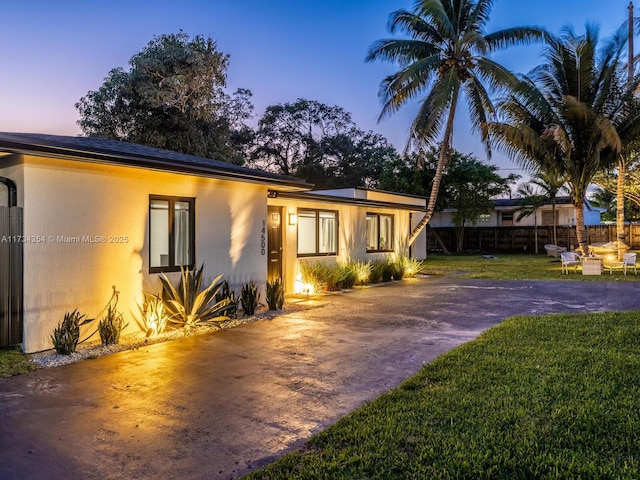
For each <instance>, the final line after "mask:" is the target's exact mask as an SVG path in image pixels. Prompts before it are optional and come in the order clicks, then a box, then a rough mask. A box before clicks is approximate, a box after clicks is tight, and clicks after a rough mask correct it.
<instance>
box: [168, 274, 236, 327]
mask: <svg viewBox="0 0 640 480" xmlns="http://www.w3.org/2000/svg"><path fill="white" fill-rule="evenodd" d="M203 270H204V265H203V266H201V267H200V269H198V268H196V269H195V270H189V269H188V268H187V269H185V268H181V269H180V274H181V275H180V284H179V285H178V288H175V287H174V286H173V284H172V283H171V281H170V280H169V279H168V278H167V277H166V275H164V274H160V281H161V282H162V287H163V304H164V309H165V312H166V313H167V320H168V321H169V322H171V323H174V324H176V325H179V326H181V327H182V328H183V329H184V330H185V332H188V331H189V330H190V329H191V327H194V326H196V325H199V324H209V325H214V326H219V325H218V324H219V323H220V322H223V321H225V320H229V317H228V316H227V315H226V313H227V311H228V309H229V304H230V300H229V299H225V300H221V301H219V302H216V301H215V298H216V294H217V293H218V291H219V290H220V287H221V285H222V284H221V282H220V279H221V278H222V275H218V276H217V277H216V278H214V279H213V281H212V282H211V284H210V285H209V286H208V287H206V288H205V289H202V272H203Z"/></svg>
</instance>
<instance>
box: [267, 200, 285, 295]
mask: <svg viewBox="0 0 640 480" xmlns="http://www.w3.org/2000/svg"><path fill="white" fill-rule="evenodd" d="M267 217H268V218H267V230H268V233H267V250H268V252H269V255H268V257H267V261H268V262H269V264H268V266H267V280H269V281H270V282H273V281H274V280H276V279H277V278H282V207H269V209H268V212H267Z"/></svg>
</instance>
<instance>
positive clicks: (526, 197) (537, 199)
mask: <svg viewBox="0 0 640 480" xmlns="http://www.w3.org/2000/svg"><path fill="white" fill-rule="evenodd" d="M531 183H533V182H531ZM531 183H521V184H520V185H519V186H518V189H517V190H516V193H517V194H518V195H519V196H520V197H521V198H522V206H521V207H520V208H519V209H518V215H517V216H516V221H518V222H519V221H520V220H522V219H523V218H525V217H528V216H529V215H533V232H534V236H535V241H534V251H535V253H536V254H537V253H538V210H539V209H540V207H542V206H543V205H544V204H545V203H547V200H548V198H547V197H546V196H544V195H541V194H540V193H538V192H537V191H536V190H535V189H534V187H533V185H532V184H531Z"/></svg>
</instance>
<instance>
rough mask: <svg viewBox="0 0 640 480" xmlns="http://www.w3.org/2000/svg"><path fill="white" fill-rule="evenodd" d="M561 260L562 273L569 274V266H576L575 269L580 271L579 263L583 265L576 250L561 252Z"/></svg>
mask: <svg viewBox="0 0 640 480" xmlns="http://www.w3.org/2000/svg"><path fill="white" fill-rule="evenodd" d="M560 260H561V261H562V273H566V274H567V275H569V267H570V266H572V265H573V266H574V268H575V271H576V272H577V271H578V265H581V263H582V262H581V261H580V256H579V255H578V254H577V253H576V252H562V253H561V254H560Z"/></svg>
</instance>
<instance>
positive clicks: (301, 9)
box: [0, 0, 640, 175]
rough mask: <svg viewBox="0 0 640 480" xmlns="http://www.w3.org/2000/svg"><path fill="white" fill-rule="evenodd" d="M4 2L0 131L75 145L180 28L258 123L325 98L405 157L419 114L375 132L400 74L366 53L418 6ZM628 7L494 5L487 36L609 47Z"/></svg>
mask: <svg viewBox="0 0 640 480" xmlns="http://www.w3.org/2000/svg"><path fill="white" fill-rule="evenodd" d="M0 1H1V3H0V5H1V10H0V11H1V12H2V27H1V28H0V65H2V74H0V131H5V132H34V133H53V134H61V135H78V134H79V133H80V130H79V128H78V126H77V125H76V122H77V120H78V114H77V111H76V109H75V107H74V104H75V103H76V102H77V101H78V100H79V99H80V98H81V97H82V96H84V95H86V94H87V92H88V91H90V90H96V89H98V88H99V87H100V85H101V84H102V82H103V80H104V77H105V76H106V75H107V73H108V72H109V70H110V69H112V68H115V67H118V66H122V67H125V68H127V67H128V60H129V59H130V58H131V56H132V55H133V54H134V53H136V52H138V51H140V50H141V49H142V48H144V47H145V45H146V44H147V43H148V42H149V41H150V40H151V39H152V38H153V37H154V35H160V34H163V33H176V32H178V31H179V30H183V31H184V32H186V33H188V34H189V35H191V36H195V35H197V34H201V35H203V36H205V37H209V36H210V37H211V38H213V39H214V40H215V41H216V42H217V43H218V47H219V49H220V50H221V51H222V52H224V53H227V54H229V55H230V56H231V58H230V67H229V70H228V92H229V93H232V92H233V91H235V89H236V88H239V87H242V88H248V89H250V90H251V91H252V92H253V103H254V105H255V118H254V119H253V123H256V122H257V120H258V118H260V117H261V116H262V114H263V113H264V110H265V108H266V107H267V106H269V105H274V104H278V103H286V102H293V101H295V100H296V99H297V98H306V99H310V100H318V101H320V102H323V103H326V104H329V105H338V106H340V107H342V108H344V109H345V110H346V111H348V112H350V113H351V114H352V117H353V120H354V121H355V122H356V124H357V125H358V126H359V127H360V128H361V129H363V130H373V131H375V132H378V133H381V134H383V135H384V136H386V137H387V138H388V139H389V140H390V141H391V142H392V143H393V144H394V145H395V146H396V147H397V148H398V149H402V148H403V147H404V145H405V143H406V140H407V131H408V127H409V124H410V122H411V120H412V118H413V115H414V113H415V111H416V110H415V107H412V106H409V107H407V108H405V109H403V110H401V111H400V112H398V113H397V114H395V115H393V116H392V117H390V118H387V119H384V120H383V121H382V122H380V123H378V122H377V118H378V115H379V113H380V101H379V99H378V96H377V92H378V86H379V84H380V81H381V80H382V79H383V77H384V76H385V75H387V74H389V73H392V72H394V71H395V67H394V66H393V65H390V64H384V63H365V62H364V57H365V55H366V53H367V50H368V48H369V46H370V45H371V43H372V42H374V41H375V40H378V39H381V38H386V37H389V36H390V35H389V34H388V32H387V30H386V24H387V20H388V17H389V14H390V13H391V12H392V11H394V10H397V9H400V8H411V7H412V6H413V1H410V0H352V1H348V0H342V1H340V0H297V1H294V0H288V1H287V0H247V1H244V2H236V1H230V0H229V1H222V0H209V1H206V0H200V1H196V0H181V1H175V2H174V1H162V0H155V1H151V0H145V1H137V0H126V1H124V0H110V1H94V0H84V1H70V0H69V1H65V0H0ZM636 3H637V4H636V5H635V6H636V15H640V3H638V2H636ZM628 4H629V2H628V0H608V1H602V0H555V1H551V0H519V1H514V0H497V1H496V2H495V3H494V7H493V10H492V21H491V23H490V24H489V28H488V30H489V31H495V30H498V29H501V28H505V27H510V26H520V25H537V26H543V27H546V28H547V29H549V30H550V31H551V32H553V33H558V32H559V30H560V28H561V27H562V26H564V25H567V24H571V25H573V27H574V28H575V30H576V32H578V33H582V32H583V31H584V25H585V23H586V22H594V23H596V24H598V25H599V26H600V31H601V37H603V38H604V37H608V36H609V35H610V34H612V33H613V32H614V31H615V30H616V29H617V28H618V27H619V26H620V25H621V24H622V22H623V21H624V20H625V19H626V18H627V6H628ZM636 43H638V39H636ZM637 49H638V48H637ZM539 53H540V47H539V46H536V47H527V48H523V47H519V48H515V49H513V50H511V51H510V52H508V53H502V54H499V55H496V56H495V57H494V58H496V59H497V60H498V61H500V62H502V63H504V64H505V65H506V66H507V67H509V68H511V69H512V70H513V71H516V72H523V73H524V72H527V71H528V70H529V69H531V68H532V67H534V66H535V65H536V63H537V62H538V60H539ZM465 116H466V113H465V112H460V113H459V115H458V118H459V121H458V122H457V126H456V132H455V138H454V146H455V147H456V149H457V150H459V151H462V152H463V153H474V154H476V155H477V156H478V157H479V158H481V159H485V158H486V157H485V154H484V150H483V148H482V147H481V146H480V144H479V142H478V141H477V140H475V139H474V138H472V137H471V136H470V134H469V129H468V126H467V124H466V123H465V121H464V117H465ZM492 163H494V164H496V165H498V166H500V167H501V169H503V170H502V172H501V173H502V174H503V175H506V174H507V173H511V172H512V171H514V170H512V169H514V168H515V167H516V166H515V165H514V164H512V163H511V162H509V161H507V160H505V159H503V158H502V157H501V156H500V155H496V156H495V157H494V159H493V162H492Z"/></svg>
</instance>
